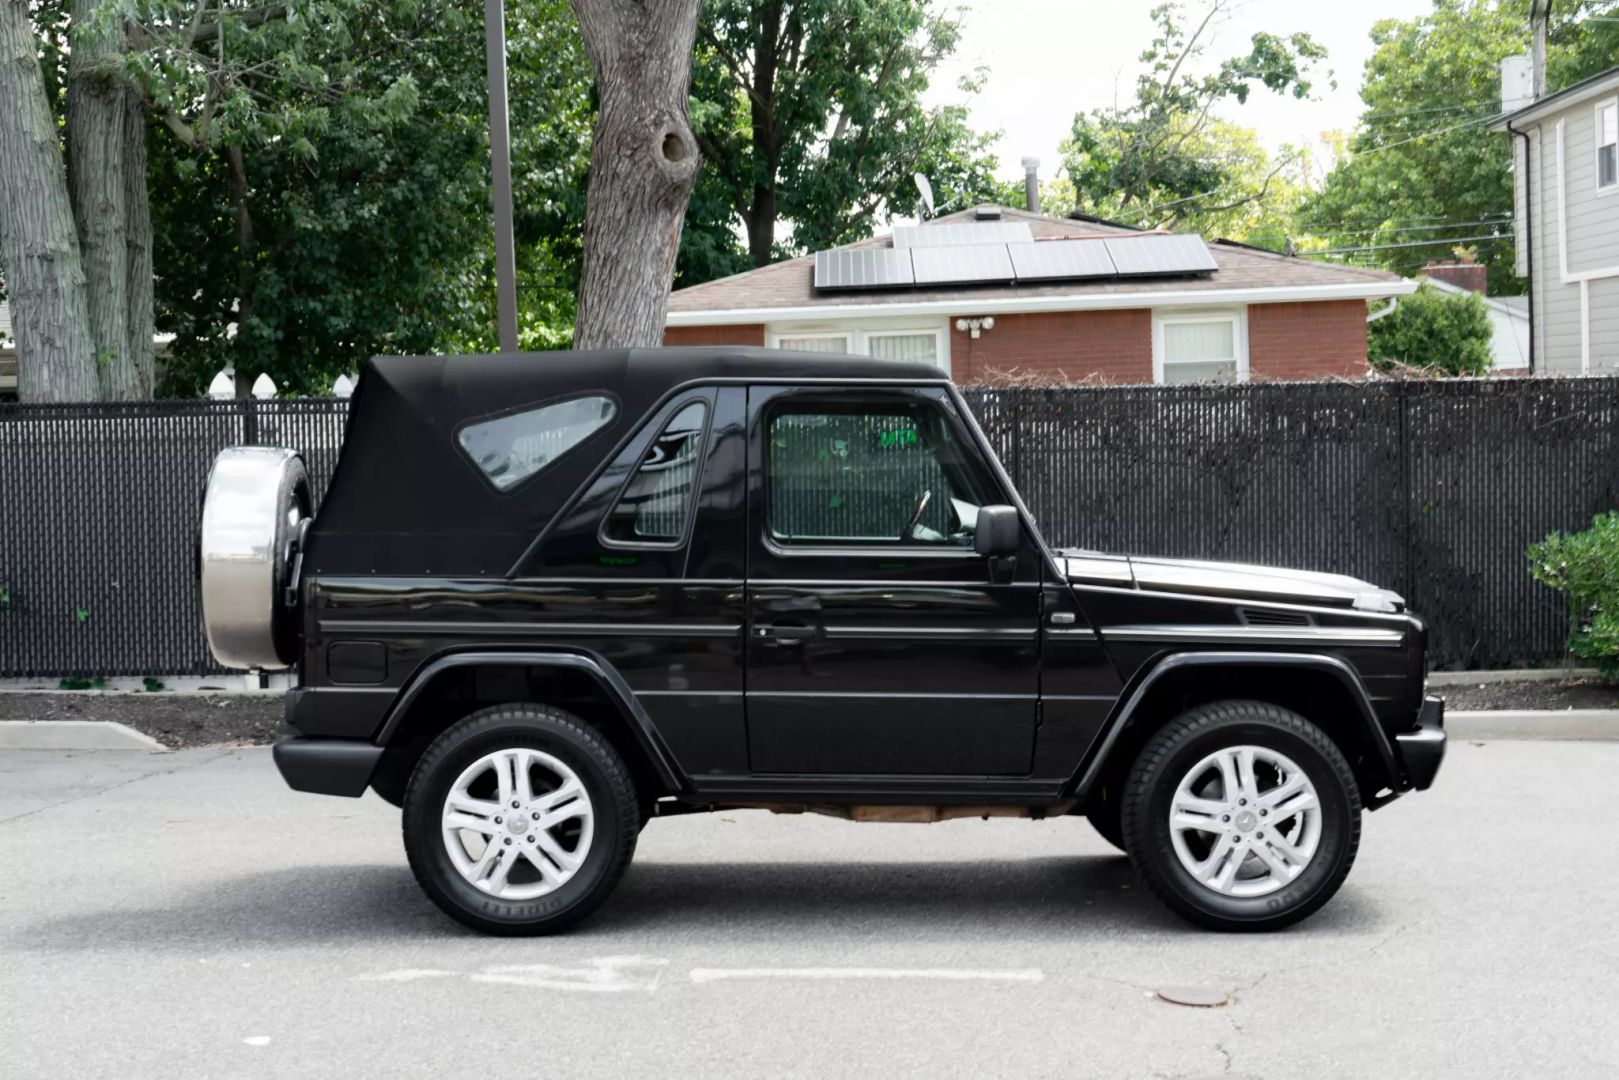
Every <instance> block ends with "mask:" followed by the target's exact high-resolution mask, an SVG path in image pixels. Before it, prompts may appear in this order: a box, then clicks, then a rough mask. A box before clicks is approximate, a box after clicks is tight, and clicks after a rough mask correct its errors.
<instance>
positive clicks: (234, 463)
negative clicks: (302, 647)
mask: <svg viewBox="0 0 1619 1080" xmlns="http://www.w3.org/2000/svg"><path fill="white" fill-rule="evenodd" d="M310 506H311V502H310V497H309V477H308V474H307V473H306V472H305V470H304V463H303V460H302V459H301V458H300V457H299V456H298V455H297V453H296V452H294V451H292V450H282V449H279V448H276V447H269V446H235V447H231V448H230V449H228V450H225V451H223V452H222V453H221V454H220V455H219V456H218V457H217V458H215V459H214V467H213V468H212V469H211V470H210V471H209V473H208V487H207V491H206V493H205V494H204V496H203V505H202V529H201V534H200V537H199V540H198V545H199V551H198V556H199V558H198V562H199V564H200V569H201V578H202V581H201V586H202V619H203V625H204V627H205V628H206V630H207V634H208V647H209V648H210V649H211V650H213V654H214V657H215V659H217V660H218V661H219V662H220V663H221V664H224V665H225V666H226V667H233V668H284V667H287V666H288V665H290V664H291V663H292V662H293V661H294V660H295V659H296V657H297V645H298V626H297V608H296V605H295V604H288V603H286V602H285V596H284V590H285V588H286V587H287V586H288V585H291V584H293V582H292V580H291V578H292V574H293V572H294V565H295V562H294V560H295V557H296V555H297V550H298V545H299V544H300V543H301V542H302V539H303V533H304V529H305V526H306V525H307V521H308V518H309V513H310Z"/></svg>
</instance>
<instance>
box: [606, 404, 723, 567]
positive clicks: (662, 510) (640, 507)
mask: <svg viewBox="0 0 1619 1080" xmlns="http://www.w3.org/2000/svg"><path fill="white" fill-rule="evenodd" d="M707 419H708V406H706V405H704V404H703V403H702V402H700V401H694V402H692V403H691V404H690V405H687V406H686V407H685V408H683V409H681V410H680V411H679V412H677V413H675V415H674V418H673V419H672V420H670V421H669V423H668V424H667V425H666V426H665V427H664V429H663V431H662V432H661V433H659V435H658V437H657V438H656V439H654V440H653V441H652V445H651V446H649V447H648V448H647V452H646V457H644V458H643V459H642V460H641V464H640V467H639V468H637V469H636V470H635V475H634V476H632V477H630V482H629V484H628V485H627V486H626V487H625V488H624V494H622V495H620V496H619V498H618V502H617V503H616V504H614V506H613V509H612V512H611V513H609V514H608V515H607V524H606V526H605V527H604V528H603V530H602V535H603V536H604V537H606V538H607V539H608V540H616V541H619V542H621V543H642V544H646V543H667V542H670V541H678V540H680V539H681V538H683V537H684V536H685V535H686V519H687V517H688V516H689V515H690V514H691V493H692V485H693V483H694V482H695V481H696V478H697V462H698V459H699V457H700V456H701V454H702V449H703V428H704V426H705V424H706V421H707Z"/></svg>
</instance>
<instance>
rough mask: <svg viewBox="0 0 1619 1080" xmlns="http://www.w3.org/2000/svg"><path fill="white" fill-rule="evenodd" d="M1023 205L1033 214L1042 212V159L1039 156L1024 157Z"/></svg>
mask: <svg viewBox="0 0 1619 1080" xmlns="http://www.w3.org/2000/svg"><path fill="white" fill-rule="evenodd" d="M1023 205H1024V206H1026V207H1028V208H1029V213H1031V214H1038V213H1039V212H1040V159H1039V158H1037V157H1026V158H1024V159H1023Z"/></svg>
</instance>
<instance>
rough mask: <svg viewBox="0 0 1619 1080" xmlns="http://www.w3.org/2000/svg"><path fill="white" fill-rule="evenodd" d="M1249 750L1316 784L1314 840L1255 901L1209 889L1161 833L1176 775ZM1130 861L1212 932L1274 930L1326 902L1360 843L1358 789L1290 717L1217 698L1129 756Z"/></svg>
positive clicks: (1345, 767) (1327, 743)
mask: <svg viewBox="0 0 1619 1080" xmlns="http://www.w3.org/2000/svg"><path fill="white" fill-rule="evenodd" d="M1241 745H1250V746H1258V747H1263V748H1266V749H1269V750H1273V751H1277V752H1279V753H1281V754H1284V755H1286V756H1287V757H1288V758H1290V759H1292V761H1293V762H1294V763H1295V764H1296V765H1297V766H1298V767H1299V769H1301V770H1302V771H1303V772H1304V774H1305V776H1306V777H1308V779H1309V780H1310V782H1311V783H1312V784H1313V785H1314V786H1315V789H1316V794H1317V797H1318V799H1319V802H1320V806H1321V835H1320V839H1319V842H1318V843H1317V846H1316V850H1315V853H1314V855H1313V856H1311V858H1310V859H1309V861H1308V863H1307V864H1306V865H1305V867H1304V869H1303V871H1302V872H1300V873H1299V875H1298V877H1297V878H1295V879H1294V880H1292V881H1291V882H1289V883H1288V884H1286V885H1285V886H1283V887H1282V888H1281V889H1280V890H1279V891H1276V892H1272V893H1270V894H1268V895H1264V896H1253V897H1236V896H1230V895H1226V894H1224V893H1221V892H1217V891H1215V890H1214V889H1213V888H1212V887H1210V886H1207V885H1204V884H1203V883H1202V882H1200V881H1198V880H1197V879H1196V878H1195V877H1194V876H1193V875H1192V873H1191V872H1190V871H1188V870H1187V869H1186V868H1185V867H1184V866H1182V864H1181V861H1180V859H1179V857H1178V856H1177V855H1176V854H1175V849H1174V846H1173V842H1172V840H1171V835H1170V826H1169V817H1170V813H1169V810H1170V803H1171V802H1172V801H1173V799H1174V796H1175V789H1176V788H1177V786H1178V785H1179V784H1180V782H1181V780H1182V778H1183V777H1184V776H1185V775H1186V774H1187V773H1188V772H1189V771H1191V770H1192V769H1193V768H1194V767H1195V766H1196V765H1197V764H1198V762H1199V761H1201V760H1202V759H1203V758H1204V757H1205V756H1206V755H1208V754H1211V753H1213V752H1215V751H1217V750H1219V749H1221V748H1223V747H1229V746H1241ZM1121 803H1122V805H1121V810H1122V818H1121V824H1122V827H1123V836H1124V842H1125V849H1126V851H1128V852H1129V855H1130V861H1131V862H1132V863H1133V864H1134V865H1135V868H1136V870H1137V871H1138V872H1139V873H1140V875H1141V876H1142V878H1143V879H1145V881H1146V884H1147V886H1148V887H1149V888H1150V889H1151V890H1152V891H1153V892H1154V893H1155V894H1157V896H1158V897H1159V898H1160V899H1161V900H1163V901H1164V903H1165V904H1167V905H1169V907H1170V908H1172V909H1173V910H1174V911H1176V912H1177V913H1179V914H1180V915H1182V916H1183V917H1185V918H1186V919H1188V920H1190V921H1191V922H1194V923H1196V924H1198V925H1199V926H1203V927H1207V928H1209V929H1211V930H1229V931H1257V930H1275V929H1279V928H1280V927H1283V926H1287V925H1289V924H1291V923H1295V922H1297V921H1299V920H1300V919H1303V918H1305V917H1306V916H1308V915H1310V914H1311V913H1312V912H1314V911H1316V910H1317V909H1319V908H1320V907H1321V906H1322V905H1323V904H1325V903H1326V902H1327V901H1328V900H1330V899H1331V898H1332V895H1333V894H1334V893H1336V892H1337V891H1338V887H1339V886H1340V885H1342V884H1343V882H1344V878H1345V877H1347V876H1348V874H1349V868H1350V866H1351V865H1353V864H1354V861H1355V852H1356V849H1357V848H1358V847H1359V846H1360V810H1361V803H1360V790H1359V787H1358V786H1357V784H1356V783H1355V776H1354V773H1353V772H1352V771H1351V770H1350V768H1349V762H1348V761H1346V760H1345V759H1344V755H1343V753H1342V752H1341V751H1340V750H1339V749H1338V747H1337V745H1336V744H1334V743H1333V741H1332V739H1331V738H1330V737H1328V735H1327V734H1326V732H1324V731H1322V730H1321V729H1320V728H1318V727H1316V726H1315V725H1314V724H1312V723H1310V722H1309V721H1308V720H1306V719H1305V718H1304V717H1302V716H1300V715H1298V714H1297V713H1294V712H1290V711H1288V710H1287V709H1283V708H1281V707H1279V706H1276V705H1271V704H1269V703H1267V702H1262V701H1217V702H1213V703H1211V704H1208V705H1200V706H1198V707H1197V708H1194V709H1191V710H1188V711H1187V712H1185V713H1182V714H1181V715H1180V716H1178V717H1176V718H1175V719H1174V720H1171V721H1170V722H1169V723H1168V724H1167V725H1165V726H1164V728H1163V730H1161V731H1159V732H1158V733H1157V734H1156V735H1154V736H1153V737H1152V739H1151V740H1149V741H1148V743H1147V745H1146V746H1145V747H1144V748H1143V749H1142V751H1141V754H1140V756H1138V757H1137V758H1136V762H1135V765H1134V766H1133V767H1132V768H1131V770H1130V774H1129V778H1128V780H1127V781H1126V784H1125V789H1124V796H1123V799H1122V800H1121Z"/></svg>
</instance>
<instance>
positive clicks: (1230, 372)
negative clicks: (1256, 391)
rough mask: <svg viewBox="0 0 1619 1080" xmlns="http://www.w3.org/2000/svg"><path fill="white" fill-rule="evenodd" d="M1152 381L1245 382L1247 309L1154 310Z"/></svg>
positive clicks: (1167, 382) (1166, 382) (1246, 369)
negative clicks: (1161, 311)
mask: <svg viewBox="0 0 1619 1080" xmlns="http://www.w3.org/2000/svg"><path fill="white" fill-rule="evenodd" d="M1152 381H1153V382H1155V383H1160V384H1164V385H1174V384H1176V383H1193V382H1217V381H1224V382H1247V381H1248V318H1247V312H1246V311H1202V312H1186V313H1184V314H1182V313H1176V314H1164V315H1160V314H1157V313H1156V312H1155V313H1154V314H1153V318H1152Z"/></svg>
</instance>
